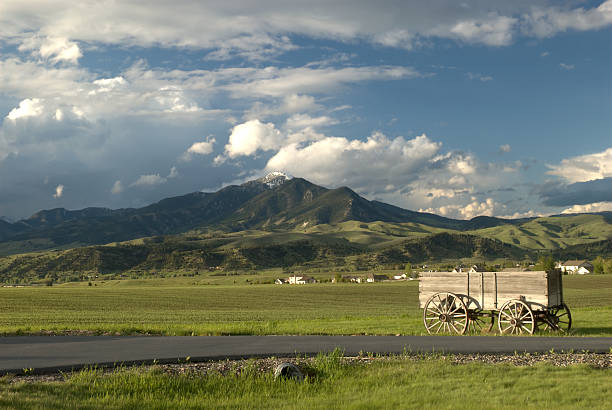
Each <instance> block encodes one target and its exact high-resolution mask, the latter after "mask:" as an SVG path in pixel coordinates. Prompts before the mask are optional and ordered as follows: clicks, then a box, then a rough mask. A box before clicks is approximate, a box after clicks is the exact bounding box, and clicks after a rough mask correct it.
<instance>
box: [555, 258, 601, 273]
mask: <svg viewBox="0 0 612 410" xmlns="http://www.w3.org/2000/svg"><path fill="white" fill-rule="evenodd" d="M559 268H560V269H561V272H563V273H570V274H571V273H576V274H578V275H585V274H588V273H592V272H593V264H592V263H590V262H589V261H586V260H570V261H565V262H564V263H562V264H561V265H560V266H559Z"/></svg>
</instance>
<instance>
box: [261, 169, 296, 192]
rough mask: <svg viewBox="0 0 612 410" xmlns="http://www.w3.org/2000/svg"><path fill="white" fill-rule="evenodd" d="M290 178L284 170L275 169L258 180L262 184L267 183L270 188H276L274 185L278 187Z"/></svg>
mask: <svg viewBox="0 0 612 410" xmlns="http://www.w3.org/2000/svg"><path fill="white" fill-rule="evenodd" d="M290 179H291V177H290V176H288V175H286V174H283V173H282V172H279V171H273V172H270V173H269V174H268V175H266V176H265V177H263V178H259V179H258V180H257V182H260V183H262V184H266V185H267V186H268V187H270V188H274V187H277V186H279V185H282V184H284V183H285V182H287V181H289V180H290Z"/></svg>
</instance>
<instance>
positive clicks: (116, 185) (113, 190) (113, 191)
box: [111, 180, 123, 195]
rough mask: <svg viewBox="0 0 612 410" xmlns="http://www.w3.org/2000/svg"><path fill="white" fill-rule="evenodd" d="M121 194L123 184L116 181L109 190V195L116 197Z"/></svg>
mask: <svg viewBox="0 0 612 410" xmlns="http://www.w3.org/2000/svg"><path fill="white" fill-rule="evenodd" d="M122 192H123V184H122V183H121V180H116V181H115V183H114V184H113V186H112V188H111V194H114V195H117V194H120V193H122Z"/></svg>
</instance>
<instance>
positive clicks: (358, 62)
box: [0, 0, 612, 219]
mask: <svg viewBox="0 0 612 410" xmlns="http://www.w3.org/2000/svg"><path fill="white" fill-rule="evenodd" d="M140 3H141V2H137V1H133V2H132V1H122V2H116V3H109V4H103V3H100V2H94V1H92V2H88V1H85V2H81V3H79V5H78V6H74V4H73V3H71V2H68V1H54V2H46V1H26V2H23V1H22V2H18V1H12V0H8V1H3V2H2V4H0V192H1V193H2V195H0V216H6V217H8V218H10V219H19V218H24V217H27V216H29V215H31V214H32V213H34V212H36V211H37V210H40V209H49V208H55V207H65V208H69V209H79V208H83V207H88V206H105V207H112V208H118V207H137V206H143V205H146V204H148V203H151V202H155V201H157V200H159V199H162V198H164V197H167V196H171V195H179V194H183V193H187V192H192V191H197V190H205V191H213V190H216V189H218V188H220V187H222V186H224V185H227V184H232V183H234V184H235V183H241V182H244V181H246V180H249V179H253V178H256V177H259V176H261V175H263V174H265V173H267V172H270V171H275V170H280V171H283V172H286V173H289V174H291V175H293V176H299V177H303V178H306V179H308V180H310V181H312V182H314V183H317V184H321V185H324V186H327V187H330V188H333V187H337V186H342V185H346V186H349V187H351V188H353V189H354V190H356V191H357V192H358V193H360V194H362V195H364V196H366V197H367V198H370V199H378V200H382V201H385V202H389V203H392V204H394V205H398V206H401V207H404V208H408V209H413V210H423V211H428V212H434V213H437V214H440V215H444V216H449V217H454V218H472V217H474V216H477V215H492V216H502V217H521V216H536V215H547V214H556V213H561V212H592V211H604V210H612V47H611V45H612V41H611V40H612V0H608V1H554V2H553V1H515V2H506V1H465V2H456V1H450V0H448V1H447V0H436V1H431V2H427V4H425V2H420V1H414V2H410V1H401V2H397V1H383V2H377V3H376V4H375V3H372V2H367V1H363V2H361V1H309V2H286V1H274V0H265V1H259V2H256V3H254V2H239V1H228V2H224V3H223V4H222V5H220V4H218V3H217V2H201V1H189V0H182V1H176V2H173V3H172V4H169V3H168V2H163V1H151V2H148V3H147V4H146V5H145V6H142V5H141V4H140Z"/></svg>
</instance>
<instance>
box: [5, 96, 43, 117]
mask: <svg viewBox="0 0 612 410" xmlns="http://www.w3.org/2000/svg"><path fill="white" fill-rule="evenodd" d="M43 111H44V105H43V101H42V100H41V99H40V98H26V99H25V100H22V101H21V102H20V103H19V107H17V108H13V109H12V110H11V112H9V113H8V115H7V116H6V118H8V119H9V120H16V119H18V118H23V117H36V116H39V115H40V114H42V113H43Z"/></svg>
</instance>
